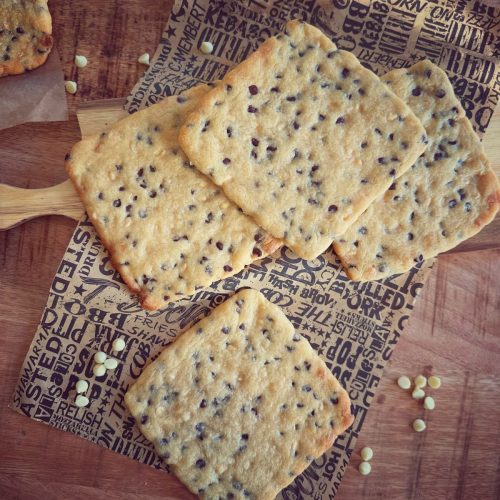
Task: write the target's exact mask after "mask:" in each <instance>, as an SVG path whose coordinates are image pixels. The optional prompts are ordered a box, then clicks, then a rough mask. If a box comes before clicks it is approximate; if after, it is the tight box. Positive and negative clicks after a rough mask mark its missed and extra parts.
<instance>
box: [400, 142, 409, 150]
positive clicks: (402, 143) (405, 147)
mask: <svg viewBox="0 0 500 500" xmlns="http://www.w3.org/2000/svg"><path fill="white" fill-rule="evenodd" d="M401 149H408V143H407V142H404V141H403V142H401Z"/></svg>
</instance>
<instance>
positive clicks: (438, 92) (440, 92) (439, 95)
mask: <svg viewBox="0 0 500 500" xmlns="http://www.w3.org/2000/svg"><path fill="white" fill-rule="evenodd" d="M445 95H446V92H445V91H444V90H443V89H437V90H436V97H437V98H438V99H442V98H443V97H444V96H445Z"/></svg>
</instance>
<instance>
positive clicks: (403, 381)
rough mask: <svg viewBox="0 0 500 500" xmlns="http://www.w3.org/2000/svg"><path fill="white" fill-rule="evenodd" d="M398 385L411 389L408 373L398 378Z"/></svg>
mask: <svg viewBox="0 0 500 500" xmlns="http://www.w3.org/2000/svg"><path fill="white" fill-rule="evenodd" d="M398 385H399V387H401V389H404V390H406V389H409V388H410V387H411V380H410V379H409V378H408V377H407V376H406V375H401V377H399V378H398Z"/></svg>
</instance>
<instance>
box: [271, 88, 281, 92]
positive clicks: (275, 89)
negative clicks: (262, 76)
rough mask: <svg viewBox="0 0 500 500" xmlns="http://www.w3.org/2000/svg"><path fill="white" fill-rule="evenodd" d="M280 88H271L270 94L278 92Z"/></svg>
mask: <svg viewBox="0 0 500 500" xmlns="http://www.w3.org/2000/svg"><path fill="white" fill-rule="evenodd" d="M279 91H280V88H279V87H271V92H279Z"/></svg>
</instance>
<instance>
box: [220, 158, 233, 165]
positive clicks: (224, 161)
mask: <svg viewBox="0 0 500 500" xmlns="http://www.w3.org/2000/svg"><path fill="white" fill-rule="evenodd" d="M222 163H224V165H229V164H230V163H231V158H224V159H223V160H222Z"/></svg>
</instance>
